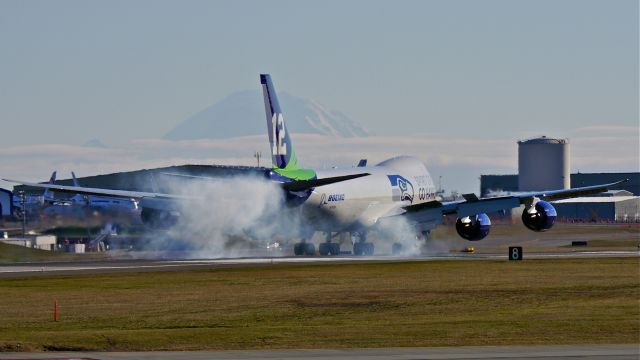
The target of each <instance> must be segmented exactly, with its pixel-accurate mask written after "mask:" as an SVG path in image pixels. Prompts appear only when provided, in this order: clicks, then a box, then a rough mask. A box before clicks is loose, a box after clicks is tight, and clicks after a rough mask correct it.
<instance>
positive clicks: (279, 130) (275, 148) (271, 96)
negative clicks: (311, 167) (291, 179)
mask: <svg viewBox="0 0 640 360" xmlns="http://www.w3.org/2000/svg"><path fill="white" fill-rule="evenodd" d="M260 84H262V94H263V97H264V109H265V113H266V115H267V130H268V132H269V144H270V145H271V164H272V168H274V169H284V170H296V169H299V168H300V166H299V165H298V160H297V158H296V154H295V152H294V150H293V146H292V144H291V137H290V134H289V131H287V127H286V126H285V124H284V118H283V116H282V110H281V109H280V103H279V102H278V97H277V95H276V91H275V88H274V87H273V83H272V82H271V75H269V74H260Z"/></svg>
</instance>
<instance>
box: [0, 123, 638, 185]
mask: <svg viewBox="0 0 640 360" xmlns="http://www.w3.org/2000/svg"><path fill="white" fill-rule="evenodd" d="M605 130H606V131H605ZM563 137H568V138H569V141H570V144H571V168H572V169H571V170H572V171H574V172H575V171H578V170H579V171H581V172H615V171H638V170H639V169H638V164H639V161H640V159H639V155H638V153H639V148H640V144H639V142H640V140H639V138H638V129H637V128H633V127H631V128H630V127H615V126H611V127H606V129H605V128H600V127H597V128H584V129H577V130H575V131H574V132H573V133H571V134H567V136H563ZM293 140H294V146H295V147H296V152H297V154H298V158H299V159H300V160H301V161H302V163H303V164H304V165H305V166H307V167H314V168H330V167H333V166H354V165H355V164H357V162H358V160H360V159H362V158H366V159H368V160H369V163H370V164H375V163H377V162H380V161H382V160H384V159H387V158H389V157H392V156H396V155H413V156H417V157H418V158H420V159H422V160H423V161H425V163H426V164H427V166H428V168H429V169H430V171H431V172H432V176H433V177H434V180H435V181H436V182H437V181H438V176H443V184H444V185H445V188H447V189H448V190H453V189H456V190H459V191H464V192H468V191H476V192H477V191H478V186H479V181H478V177H479V175H480V174H509V173H511V174H513V173H516V172H517V144H516V141H515V140H502V139H495V140H487V139H473V138H457V139H451V138H445V137H438V136H433V135H431V136H420V135H417V136H377V137H367V138H335V137H327V136H322V135H309V134H295V135H294V136H293ZM0 151H2V154H3V156H2V157H0V169H1V170H0V176H1V177H3V178H17V179H23V180H31V181H35V180H37V181H45V180H46V179H47V178H48V177H49V175H50V173H51V172H52V171H53V170H57V171H58V174H59V176H60V177H61V178H65V177H68V176H69V175H66V174H69V173H70V172H71V171H75V172H76V174H78V175H80V176H89V175H97V174H106V173H112V172H120V171H130V170H138V169H143V168H146V169H149V168H155V167H161V166H171V165H182V164H223V165H224V164H227V165H256V159H255V158H254V157H253V154H254V152H255V151H260V152H262V154H264V155H266V154H269V146H268V142H267V139H266V136H263V135H260V136H247V137H239V138H234V139H222V140H185V141H170V140H159V139H140V140H134V141H131V142H130V143H129V144H127V145H126V146H123V147H120V148H95V147H86V146H76V145H65V144H43V145H34V146H18V147H7V148H2V149H0ZM268 162H269V158H268V156H264V157H263V160H262V162H261V165H265V164H268ZM0 186H2V187H11V184H7V183H0Z"/></svg>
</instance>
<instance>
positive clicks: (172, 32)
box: [0, 0, 638, 146]
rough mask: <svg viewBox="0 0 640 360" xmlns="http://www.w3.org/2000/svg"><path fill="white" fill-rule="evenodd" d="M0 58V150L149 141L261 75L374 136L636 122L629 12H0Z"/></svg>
mask: <svg viewBox="0 0 640 360" xmlns="http://www.w3.org/2000/svg"><path fill="white" fill-rule="evenodd" d="M0 49H1V59H2V60H1V61H0V122H1V124H2V129H3V130H2V131H3V132H11V133H12V134H13V135H12V136H10V137H6V136H3V143H4V145H5V146H6V145H29V144H38V143H50V142H56V143H60V142H70V143H76V144H81V143H83V142H85V141H86V140H88V139H90V138H94V137H97V138H100V139H101V140H103V141H104V142H105V143H107V144H119V143H124V142H126V141H128V140H131V139H136V138H158V137H161V136H162V135H163V134H164V133H165V132H167V131H168V130H169V129H171V128H172V127H173V126H175V125H176V124H177V123H179V122H181V121H182V120H184V119H185V118H187V117H188V116H190V115H192V114H194V113H196V112H198V111H200V110H202V109H203V108H205V107H207V106H209V105H211V104H213V103H215V102H216V101H217V100H220V99H221V98H223V97H224V96H226V95H228V94H230V93H232V92H234V91H237V90H243V89H257V88H258V87H259V85H258V73H260V72H270V73H271V74H273V77H274V80H275V82H276V86H277V87H278V89H282V90H287V91H289V92H290V93H293V94H296V95H299V96H303V97H308V98H312V99H314V100H317V101H319V102H320V103H322V104H324V105H326V106H328V107H329V108H333V109H338V110H340V111H342V112H344V113H346V114H348V115H349V116H351V117H352V118H353V119H355V120H356V121H358V122H360V123H362V124H363V125H364V126H366V127H367V128H369V129H370V130H371V131H372V132H373V133H375V134H378V135H387V134H393V135H402V134H406V133H428V134H434V133H437V134H442V135H443V136H449V137H456V136H473V137H480V138H483V137H486V138H512V139H517V138H520V137H523V136H525V135H528V134H532V133H535V134H543V133H546V134H549V135H552V136H553V135H555V136H562V135H563V132H565V131H568V130H570V129H574V128H576V127H584V126H596V125H623V126H637V124H638V2H637V1H624V0H615V1H584V0H579V1H568V0H561V1H512V0H504V1H368V0H367V1H7V0H3V1H0ZM285 111H286V109H285ZM290 121H293V120H290ZM125 129H126V130H125Z"/></svg>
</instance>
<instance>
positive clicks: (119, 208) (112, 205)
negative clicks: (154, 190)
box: [71, 171, 138, 213]
mask: <svg viewBox="0 0 640 360" xmlns="http://www.w3.org/2000/svg"><path fill="white" fill-rule="evenodd" d="M71 177H72V178H73V186H75V187H81V186H80V182H79V181H78V178H76V174H75V173H74V172H73V171H72V172H71ZM71 201H72V202H74V203H75V204H79V205H83V206H89V207H92V208H97V209H99V210H104V211H108V212H115V213H127V212H131V213H133V212H136V211H137V210H138V202H137V201H136V200H135V199H134V198H123V197H115V196H98V195H83V194H76V195H74V196H73V197H72V198H71Z"/></svg>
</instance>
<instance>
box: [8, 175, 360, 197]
mask: <svg viewBox="0 0 640 360" xmlns="http://www.w3.org/2000/svg"><path fill="white" fill-rule="evenodd" d="M168 175H169V174H168ZM170 175H174V176H181V177H188V178H199V179H207V180H215V179H216V178H209V177H202V176H192V175H182V174H170ZM368 175H370V174H369V173H361V174H353V175H345V176H336V177H329V178H323V179H313V180H294V181H290V182H285V183H281V186H282V188H283V189H284V190H286V191H293V192H295V191H303V190H307V189H312V188H315V187H318V186H324V185H329V184H333V183H337V182H341V181H347V180H351V179H356V178H359V177H363V176H368ZM2 180H4V181H8V182H12V183H17V184H21V185H26V186H32V187H36V188H41V189H49V190H51V191H56V192H61V193H70V194H81V195H99V196H114V197H122V198H130V199H137V200H139V199H142V198H154V199H166V200H171V199H174V200H192V199H196V197H195V196H184V195H176V194H163V193H157V192H144V191H129V190H112V189H99V188H88V187H82V186H65V185H54V184H40V183H32V182H27V181H19V180H11V179H2Z"/></svg>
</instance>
